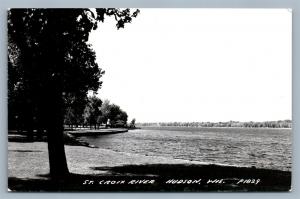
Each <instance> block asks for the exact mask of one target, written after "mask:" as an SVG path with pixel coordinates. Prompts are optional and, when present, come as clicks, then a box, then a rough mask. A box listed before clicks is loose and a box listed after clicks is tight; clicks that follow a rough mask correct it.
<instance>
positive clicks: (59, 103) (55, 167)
mask: <svg viewBox="0 0 300 199" xmlns="http://www.w3.org/2000/svg"><path fill="white" fill-rule="evenodd" d="M48 91H49V90H48ZM48 94H49V95H48V100H50V101H49V103H48V106H47V107H48V108H47V111H46V113H45V114H46V115H47V117H48V118H47V120H46V121H47V133H48V154H49V164H50V175H51V177H52V178H63V177H64V176H66V175H68V174H69V170H68V165H67V160H66V154H65V148H64V137H63V99H62V96H61V92H59V91H55V90H54V91H53V90H52V91H50V92H48Z"/></svg>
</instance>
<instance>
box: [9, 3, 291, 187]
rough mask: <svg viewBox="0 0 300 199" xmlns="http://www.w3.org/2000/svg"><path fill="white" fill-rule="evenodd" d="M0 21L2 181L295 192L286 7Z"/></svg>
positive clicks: (30, 13)
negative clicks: (0, 55) (1, 52)
mask: <svg viewBox="0 0 300 199" xmlns="http://www.w3.org/2000/svg"><path fill="white" fill-rule="evenodd" d="M7 20H8V21H7V28H8V34H7V37H8V48H7V49H8V190H9V191H12V192H18V191H21V192H24V191H26V192H27V191H33V192H40V191H52V192H56V191H76V192H90V191H96V192H97V191H99V192H101V191H138V192H141V191H147V192H149V191H154V192H157V191H159V192H174V191H176V192H178V191H180V192H183V191H184V192H207V191H213V192H220V191H221V192H222V191H226V192H228V191H229V192H249V191H251V192H253V191H260V192H261V191H264V192H265V191H290V190H291V172H292V13H291V10H289V9H166V8H163V9H162V8H161V9H151V8H147V9H146V8H142V9H137V8H83V9H39V8H34V9H33V8H28V9H24V8H22V9H9V10H8V11H7Z"/></svg>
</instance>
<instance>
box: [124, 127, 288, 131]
mask: <svg viewBox="0 0 300 199" xmlns="http://www.w3.org/2000/svg"><path fill="white" fill-rule="evenodd" d="M148 127H149V128H152V127H159V128H164V127H166V128H167V127H177V128H220V129H221V128H224V129H225V128H226V129H227V128H235V129H238V128H241V129H292V127H288V128H280V127H239V126H237V127H235V126H228V127H227V126H224V127H221V126H137V128H138V129H143V128H148ZM129 130H131V129H129Z"/></svg>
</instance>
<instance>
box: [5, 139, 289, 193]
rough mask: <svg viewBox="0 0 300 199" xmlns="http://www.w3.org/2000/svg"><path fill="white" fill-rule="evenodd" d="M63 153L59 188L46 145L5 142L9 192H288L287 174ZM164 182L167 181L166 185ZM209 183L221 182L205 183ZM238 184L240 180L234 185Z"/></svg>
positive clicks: (76, 149)
mask: <svg viewBox="0 0 300 199" xmlns="http://www.w3.org/2000/svg"><path fill="white" fill-rule="evenodd" d="M65 150H66V156H67V162H68V166H69V170H70V172H71V174H70V176H68V177H66V178H64V179H63V180H62V182H61V183H62V184H61V183H60V184H59V183H58V184H59V185H60V186H58V184H55V183H53V181H52V180H51V179H49V176H48V173H49V165H48V151H47V143H45V142H9V143H8V177H9V178H8V186H9V188H10V189H11V190H13V191H289V190H290V189H291V187H290V186H291V172H290V171H280V170H271V169H259V168H248V167H236V166H225V165H214V164H203V163H201V162H197V161H189V160H179V159H169V158H165V157H154V156H142V155H138V154H127V153H123V152H114V151H111V150H106V149H100V148H91V147H87V146H82V145H76V144H75V145H66V146H65ZM184 179H185V180H197V179H202V182H203V183H201V184H193V185H191V184H188V183H183V182H182V181H180V180H184ZM222 179H223V180H222ZM85 180H91V181H94V182H98V183H97V184H93V185H89V186H85V185H84V184H83V183H84V182H85ZM102 180H106V181H112V180H113V181H125V182H126V183H125V184H124V185H118V186H117V185H111V186H107V185H106V186H104V185H103V186H102V185H101V186H100V185H99V182H100V181H101V182H102ZM132 180H144V181H143V182H146V181H145V180H148V181H151V180H154V181H155V183H154V184H147V183H146V184H143V183H142V184H128V183H129V182H131V181H132ZM169 180H171V181H170V182H169V183H166V182H167V181H169ZM176 180H177V181H176ZM208 180H211V181H213V180H222V181H221V183H218V182H220V181H215V183H209V184H207V182H208ZM240 180H243V181H242V182H241V183H238V182H239V181H240ZM258 181H259V182H258ZM186 182H187V181H186ZM204 182H206V183H204ZM253 182H258V184H255V183H253ZM237 183H238V184H237Z"/></svg>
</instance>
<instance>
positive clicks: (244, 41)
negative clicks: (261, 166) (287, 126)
mask: <svg viewBox="0 0 300 199" xmlns="http://www.w3.org/2000/svg"><path fill="white" fill-rule="evenodd" d="M140 11H141V12H140V15H138V17H137V18H134V19H133V20H132V23H131V24H126V25H125V28H124V29H119V30H117V28H116V27H115V21H114V19H113V18H109V17H107V18H106V20H105V22H104V23H101V24H99V27H98V29H97V30H95V31H93V32H92V33H91V34H90V38H89V43H91V44H92V48H93V49H94V50H95V52H96V56H97V62H98V64H99V66H100V67H101V68H102V69H104V70H105V75H104V76H103V78H102V81H103V85H102V88H101V89H100V90H99V91H98V96H99V97H100V98H101V99H109V100H110V101H111V102H112V103H115V104H117V105H119V106H120V107H121V108H122V109H123V110H125V111H126V112H127V114H128V115H129V121H130V120H131V119H132V118H135V119H136V121H137V122H172V121H180V122H193V121H199V122H202V121H203V122H206V121H211V122H219V121H229V120H234V121H270V120H282V119H291V116H292V113H291V112H292V13H291V11H290V10H288V9H140Z"/></svg>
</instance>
